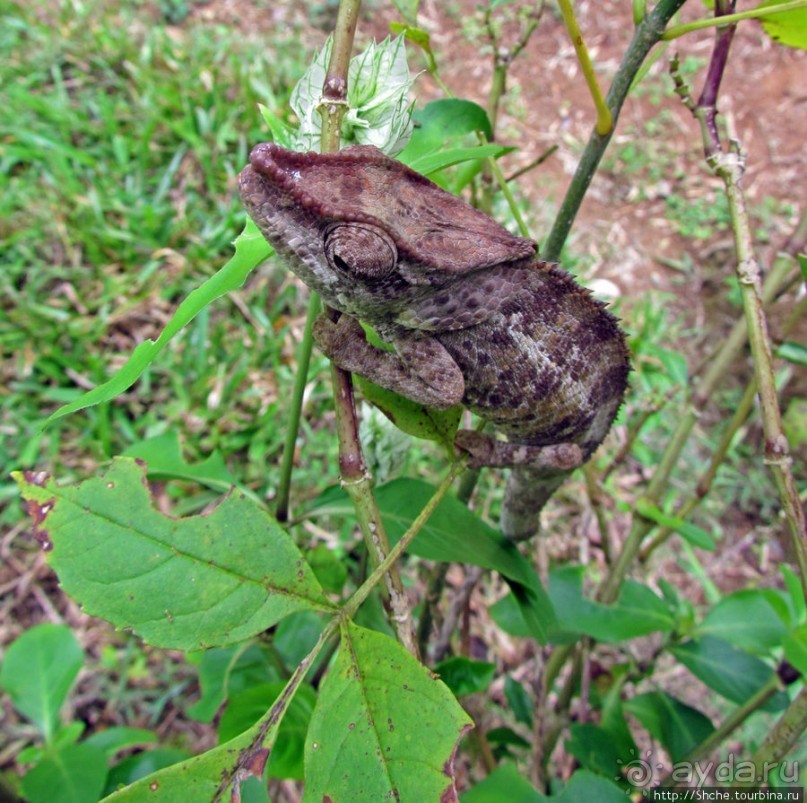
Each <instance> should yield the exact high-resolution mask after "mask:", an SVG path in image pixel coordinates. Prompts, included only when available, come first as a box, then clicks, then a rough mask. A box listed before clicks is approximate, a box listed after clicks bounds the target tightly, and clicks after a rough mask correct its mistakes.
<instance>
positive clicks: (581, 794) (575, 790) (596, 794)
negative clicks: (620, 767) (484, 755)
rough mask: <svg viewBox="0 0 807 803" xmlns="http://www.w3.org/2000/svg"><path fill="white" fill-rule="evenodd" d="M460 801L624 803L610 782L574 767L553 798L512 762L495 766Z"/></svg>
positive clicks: (493, 802) (617, 788)
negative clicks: (531, 783)
mask: <svg viewBox="0 0 807 803" xmlns="http://www.w3.org/2000/svg"><path fill="white" fill-rule="evenodd" d="M460 800H461V801H462V803H502V801H505V800H506V801H507V803H550V802H551V803H581V801H596V803H625V800H626V798H625V793H624V792H623V791H622V790H621V789H620V788H619V787H618V786H617V785H616V784H615V783H613V782H611V781H609V780H607V779H606V778H602V777H600V776H599V775H595V774H594V773H593V772H589V771H588V770H577V771H576V772H575V773H574V775H572V777H571V778H570V779H569V782H568V783H567V784H566V786H565V787H564V788H563V790H562V791H561V792H560V793H559V794H556V795H552V797H547V796H546V795H542V794H541V793H540V792H537V791H536V790H535V789H533V787H532V786H531V785H530V784H529V782H528V781H527V780H526V779H525V778H524V777H522V776H521V775H520V774H519V772H518V770H517V769H516V768H515V767H514V766H513V765H512V764H505V765H503V766H500V767H497V768H496V769H495V770H494V771H493V772H491V773H490V775H488V776H487V777H486V778H485V780H484V781H482V782H481V783H478V784H477V785H476V786H474V787H473V788H471V789H469V790H468V791H467V792H465V793H464V794H463V795H462V796H461V797H460Z"/></svg>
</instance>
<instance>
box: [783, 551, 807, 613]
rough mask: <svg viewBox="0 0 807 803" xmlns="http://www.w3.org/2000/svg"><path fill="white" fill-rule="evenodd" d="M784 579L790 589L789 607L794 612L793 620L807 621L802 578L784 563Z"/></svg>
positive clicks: (806, 601) (806, 606) (806, 602)
mask: <svg viewBox="0 0 807 803" xmlns="http://www.w3.org/2000/svg"><path fill="white" fill-rule="evenodd" d="M781 571H782V579H783V580H784V581H785V587H786V588H787V591H788V603H789V608H790V609H791V611H792V612H793V622H804V621H807V599H805V597H804V590H803V588H802V585H801V578H800V577H799V576H798V574H796V572H794V571H793V569H791V568H790V566H788V565H786V564H782V569H781Z"/></svg>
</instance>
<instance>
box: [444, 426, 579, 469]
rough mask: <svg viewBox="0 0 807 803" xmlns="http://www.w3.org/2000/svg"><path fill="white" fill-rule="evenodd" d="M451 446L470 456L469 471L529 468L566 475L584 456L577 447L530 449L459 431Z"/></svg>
mask: <svg viewBox="0 0 807 803" xmlns="http://www.w3.org/2000/svg"><path fill="white" fill-rule="evenodd" d="M454 445H455V446H456V447H457V448H458V449H460V450H461V451H463V452H467V453H468V454H469V455H470V460H469V462H468V465H469V466H470V467H471V468H482V466H490V467H494V468H508V467H513V466H529V467H530V468H540V469H545V470H547V471H551V472H555V471H557V472H562V473H564V474H565V473H568V472H570V471H573V470H574V469H576V468H577V467H578V466H580V465H582V463H583V452H582V450H581V449H580V447H579V446H578V445H577V444H576V443H556V444H553V445H552V446H530V445H528V444H521V443H509V442H506V441H499V440H496V439H495V438H492V437H490V435H485V434H484V433H482V432H474V431H472V430H467V429H461V430H460V431H459V432H458V433H457V434H456V437H455V439H454Z"/></svg>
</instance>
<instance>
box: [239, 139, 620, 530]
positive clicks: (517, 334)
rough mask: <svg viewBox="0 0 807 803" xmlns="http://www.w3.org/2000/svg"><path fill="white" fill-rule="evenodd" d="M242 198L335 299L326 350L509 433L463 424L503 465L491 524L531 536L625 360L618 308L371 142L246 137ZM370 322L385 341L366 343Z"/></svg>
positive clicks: (478, 451)
mask: <svg viewBox="0 0 807 803" xmlns="http://www.w3.org/2000/svg"><path fill="white" fill-rule="evenodd" d="M239 187H240V192H241V198H242V200H243V202H244V204H245V206H246V208H247V211H248V213H249V215H250V217H251V218H252V219H253V220H254V221H255V223H256V224H257V225H258V227H259V229H260V230H261V232H262V233H263V235H264V237H265V238H266V239H267V240H268V241H269V243H271V244H272V245H273V246H274V248H275V249H276V251H277V252H278V253H279V254H280V255H281V257H283V258H284V259H285V261H286V262H287V263H288V265H289V266H290V267H291V269H292V270H293V271H294V273H296V274H297V276H299V277H300V279H302V280H303V282H305V284H306V285H308V287H309V288H311V290H314V291H316V292H317V293H319V294H320V295H321V296H322V298H323V300H324V301H325V303H327V304H328V305H330V306H331V307H333V308H334V309H336V310H338V311H339V312H340V313H342V315H341V316H340V317H339V319H338V320H337V321H336V322H334V321H332V320H331V319H329V318H327V317H326V316H321V317H320V318H319V320H318V321H317V322H316V324H315V327H314V338H315V340H316V342H317V344H318V345H319V347H320V349H321V350H322V351H323V352H324V353H325V354H326V355H327V356H328V357H329V358H330V359H331V360H333V362H334V363H336V365H338V366H339V367H341V368H343V369H344V370H346V371H351V372H353V373H356V374H359V375H360V376H363V377H365V378H366V379H368V380H370V381H371V382H374V383H375V384H377V385H380V386H382V387H385V388H387V389H389V390H392V391H395V392H397V393H399V394H401V395H402V396H406V397H408V398H409V399H412V400H413V401H416V402H418V403H420V404H424V405H427V406H430V407H436V408H447V407H450V406H452V405H455V404H457V403H459V402H462V403H463V404H464V405H466V406H467V407H468V408H469V409H470V410H472V411H473V412H474V413H477V414H479V415H480V416H481V417H482V418H484V419H486V420H487V421H489V422H491V423H492V424H494V425H495V427H496V428H497V429H498V430H499V431H500V432H502V433H504V434H505V435H506V436H507V438H508V442H504V441H500V440H496V439H494V438H492V437H490V436H488V435H484V434H482V433H478V432H469V431H460V432H459V433H458V434H457V439H456V443H457V446H458V447H459V448H460V449H462V450H464V451H466V452H468V453H470V455H471V459H470V463H471V465H475V466H482V465H488V466H509V467H512V468H513V471H511V473H510V476H509V478H508V484H507V491H506V495H505V502H504V505H503V511H502V522H501V525H502V530H503V531H504V533H505V535H507V536H508V537H510V538H513V539H520V538H525V537H529V536H531V535H532V534H533V533H535V532H536V530H537V529H538V523H539V514H540V511H541V508H542V507H543V506H544V504H545V503H546V501H547V499H548V498H549V497H550V496H551V495H552V493H553V492H554V491H555V490H556V489H557V487H558V486H559V485H560V483H561V482H562V481H563V479H564V478H565V477H566V476H567V475H568V474H569V472H570V471H571V470H573V469H574V468H575V467H577V466H578V465H580V464H581V463H582V462H584V461H585V460H587V459H588V458H589V456H590V455H591V453H592V452H593V451H594V449H595V448H596V447H597V446H598V445H599V444H600V442H601V441H602V440H603V438H604V437H605V435H606V433H607V432H608V430H609V428H610V427H611V423H612V421H613V419H614V416H615V415H616V413H617V410H618V409H619V406H620V404H621V402H622V398H623V395H624V392H625V388H626V385H627V375H628V371H629V360H628V352H627V348H626V345H625V338H624V335H623V333H622V331H621V330H620V328H619V326H618V325H617V321H616V318H614V316H613V315H611V314H610V313H609V312H608V311H607V310H606V309H605V307H604V305H603V304H602V303H600V302H598V301H596V300H595V299H594V298H592V296H591V295H590V294H589V292H588V291H587V290H585V289H583V288H582V287H580V286H579V285H578V284H576V283H575V281H574V280H573V279H572V278H571V276H569V275H568V274H567V273H565V272H563V271H562V270H559V269H558V268H557V267H555V266H554V265H552V264H550V263H547V262H543V261H541V260H540V259H539V258H538V256H537V252H538V248H537V246H536V244H535V243H534V242H532V241H531V240H528V239H524V238H522V237H517V236H515V235H513V234H510V233H509V232H508V231H507V230H506V229H505V228H503V227H502V226H500V225H499V224H498V223H496V222H495V221H494V220H492V219H491V218H490V217H488V216H487V215H485V214H484V213H482V212H480V211H479V210H477V209H474V208H473V207H471V206H470V205H468V204H467V203H465V202H464V201H462V200H461V199H459V198H457V197H455V196H453V195H451V194H450V193H448V192H446V191H445V190H442V189H440V188H439V187H438V186H436V185H435V184H433V183H432V182H431V181H429V180H428V179H426V178H425V177H423V176H421V175H419V174H418V173H415V172H414V171H412V170H410V169H409V168H408V167H406V166H404V165H403V164H401V163H400V162H397V161H395V160H394V159H391V158H389V157H387V156H385V155H384V154H383V153H382V152H381V151H379V150H377V149H376V148H374V147H371V146H353V147H349V148H345V149H344V150H342V151H339V152H337V153H329V154H316V153H296V152H291V151H287V150H285V149H284V148H281V147H280V146H278V145H275V144H273V143H263V144H260V145H258V146H256V147H255V148H254V149H253V151H252V153H251V155H250V164H249V165H248V166H247V167H246V168H245V169H244V170H243V171H242V172H241V174H240V176H239ZM357 319H361V320H362V321H365V322H366V323H368V324H370V325H371V326H372V327H374V329H375V330H376V331H377V332H378V334H379V335H380V336H381V338H382V339H383V340H385V341H387V342H388V343H390V344H391V345H392V346H393V347H394V352H392V351H384V350H381V349H378V348H376V347H374V346H372V345H370V344H369V343H368V342H367V340H366V338H365V335H364V331H363V330H362V328H361V326H360V325H359V323H358V320H357Z"/></svg>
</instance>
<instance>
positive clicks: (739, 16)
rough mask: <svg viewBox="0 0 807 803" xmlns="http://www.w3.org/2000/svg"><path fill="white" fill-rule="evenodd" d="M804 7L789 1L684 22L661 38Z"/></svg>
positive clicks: (806, 1)
mask: <svg viewBox="0 0 807 803" xmlns="http://www.w3.org/2000/svg"><path fill="white" fill-rule="evenodd" d="M805 6H807V0H791V2H789V3H782V4H781V5H775V6H765V7H764V8H763V7H759V6H758V7H757V8H751V9H749V10H748V11H738V12H737V13H736V14H727V15H726V16H723V17H710V18H709V19H702V20H696V21H694V22H686V23H683V24H682V25H673V26H672V27H671V28H669V29H667V30H666V31H665V32H664V34H663V35H662V37H661V38H662V39H664V40H670V39H677V38H678V37H679V36H684V34H688V33H691V32H692V31H699V30H702V29H703V28H713V27H718V28H722V27H724V26H726V25H734V23H736V22H740V20H750V19H759V18H760V17H767V16H770V15H772V14H781V13H782V12H783V11H793V10H795V9H797V8H804V7H805Z"/></svg>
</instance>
